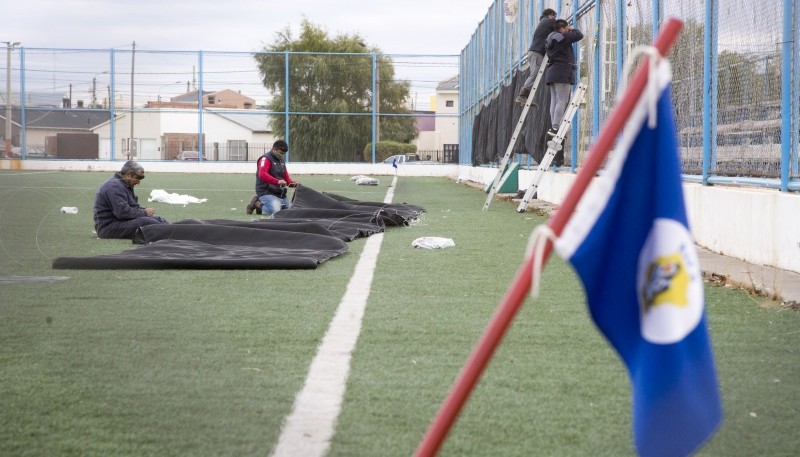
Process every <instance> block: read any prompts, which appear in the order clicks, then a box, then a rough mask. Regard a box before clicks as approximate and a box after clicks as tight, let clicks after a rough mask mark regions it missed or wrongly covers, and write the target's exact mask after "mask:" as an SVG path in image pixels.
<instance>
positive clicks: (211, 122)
mask: <svg viewBox="0 0 800 457" xmlns="http://www.w3.org/2000/svg"><path fill="white" fill-rule="evenodd" d="M201 122H202V123H201ZM131 124H133V125H131ZM113 127H114V137H115V138H116V144H115V148H114V158H115V159H121V158H123V157H126V156H127V155H128V148H129V142H130V140H129V138H130V137H131V135H130V132H131V127H133V132H134V145H133V150H134V153H133V154H131V155H132V156H134V157H136V158H138V159H141V160H172V159H174V158H175V157H176V156H177V155H178V153H180V152H181V151H198V150H200V143H202V145H203V148H202V149H203V157H204V158H206V159H208V160H235V161H242V160H255V158H257V157H259V156H260V155H261V154H263V153H264V152H266V150H268V149H269V148H271V147H272V143H273V141H274V136H273V134H272V131H271V130H270V127H269V116H268V115H266V114H261V113H255V112H253V113H243V112H241V111H226V110H216V109H215V110H203V114H202V120H201V118H200V115H199V113H198V111H197V110H182V109H177V110H176V109H169V110H168V109H149V110H147V111H145V112H143V111H137V112H135V113H133V123H132V122H131V113H119V114H118V115H117V116H116V119H115V121H114V125H113ZM111 128H112V124H111V121H108V122H105V123H103V124H100V125H98V126H97V127H95V128H94V129H92V131H93V132H94V133H96V134H98V136H99V141H100V150H99V155H100V157H99V158H100V159H105V160H110V159H111ZM201 129H202V132H203V133H202V141H201V140H200V135H199V133H198V132H200V131H201Z"/></svg>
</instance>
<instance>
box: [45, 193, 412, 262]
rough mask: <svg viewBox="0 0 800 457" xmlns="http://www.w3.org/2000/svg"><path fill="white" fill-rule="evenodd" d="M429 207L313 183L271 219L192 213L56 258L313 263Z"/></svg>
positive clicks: (337, 253) (342, 252) (339, 252)
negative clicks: (109, 247) (109, 246)
mask: <svg viewBox="0 0 800 457" xmlns="http://www.w3.org/2000/svg"><path fill="white" fill-rule="evenodd" d="M423 211H424V208H422V207H420V206H415V205H406V204H383V203H372V202H361V201H358V200H352V199H347V198H345V197H340V196H338V195H335V194H329V195H325V194H322V193H320V192H317V191H315V190H313V189H311V188H309V187H305V186H300V187H298V188H297V189H296V190H295V194H294V200H293V203H292V208H290V209H286V210H283V211H279V212H277V213H275V215H274V216H273V218H272V219H262V220H256V221H232V220H225V219H213V220H195V219H187V220H182V221H179V222H176V223H174V224H159V225H148V226H145V227H141V228H140V229H139V230H138V231H137V232H136V235H134V238H133V243H134V244H142V245H143V246H141V247H137V248H134V249H130V250H127V251H123V252H121V253H119V254H107V255H99V256H92V257H58V258H56V259H54V260H53V268H54V269H95V270H96V269H170V268H178V269H310V268H316V267H317V266H318V265H319V264H321V263H322V262H324V261H326V260H328V259H330V258H333V257H336V256H338V255H341V254H344V253H345V252H347V250H348V248H347V244H346V241H351V240H354V239H356V238H360V237H366V236H370V235H373V234H375V233H379V232H382V231H383V230H384V229H385V227H386V226H403V225H408V223H409V221H410V220H412V219H414V218H416V217H417V216H418V215H419V214H420V213H422V212H423Z"/></svg>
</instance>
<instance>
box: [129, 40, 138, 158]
mask: <svg viewBox="0 0 800 457" xmlns="http://www.w3.org/2000/svg"><path fill="white" fill-rule="evenodd" d="M135 63H136V42H135V41H134V42H133V51H131V138H130V144H128V160H131V159H132V158H134V157H136V151H134V150H133V148H134V147H135V145H136V142H135V141H134V140H133V138H134V136H133V75H134V74H135V73H136V72H135V71H134V64H135Z"/></svg>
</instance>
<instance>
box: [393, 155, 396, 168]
mask: <svg viewBox="0 0 800 457" xmlns="http://www.w3.org/2000/svg"><path fill="white" fill-rule="evenodd" d="M392 166H393V167H395V168H397V157H395V158H394V159H392Z"/></svg>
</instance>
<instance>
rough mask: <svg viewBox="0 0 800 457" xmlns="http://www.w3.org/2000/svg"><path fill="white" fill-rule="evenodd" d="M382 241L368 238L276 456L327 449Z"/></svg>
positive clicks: (318, 456)
mask: <svg viewBox="0 0 800 457" xmlns="http://www.w3.org/2000/svg"><path fill="white" fill-rule="evenodd" d="M396 184H397V177H396V176H395V177H394V179H393V180H392V184H391V186H389V190H388V191H387V192H386V198H385V199H384V200H383V202H384V203H391V202H392V199H393V198H394V189H395V186H396ZM382 242H383V233H378V234H375V235H372V236H370V237H369V239H367V242H366V244H365V246H364V251H363V252H362V253H361V258H360V259H359V261H358V263H357V264H356V268H355V271H354V272H353V276H352V277H351V278H350V282H349V283H348V284H347V290H346V291H345V293H344V296H343V297H342V301H341V302H340V303H339V308H338V309H337V310H336V314H335V315H334V317H333V321H331V325H330V327H328V331H327V333H325V336H324V337H323V339H322V343H321V344H320V346H319V348H318V349H317V354H316V356H314V360H313V361H312V362H311V367H310V368H309V371H308V376H307V377H306V382H305V384H304V385H303V388H302V389H301V390H300V392H299V393H298V394H297V397H295V400H294V406H293V409H292V413H291V414H290V415H289V417H287V418H286V420H285V422H284V424H283V428H282V430H281V435H280V437H279V438H278V444H277V445H276V446H275V450H274V452H273V453H272V456H273V457H298V456H302V457H323V456H324V455H325V453H326V452H327V451H328V447H329V446H330V440H331V438H332V437H333V432H334V428H335V425H336V418H337V417H338V416H339V411H340V410H341V406H342V398H343V397H344V391H345V386H346V385H347V376H348V374H349V373H350V357H351V354H352V353H353V348H355V345H356V341H357V340H358V334H359V333H360V332H361V320H362V318H363V317H364V310H365V308H366V307H367V298H368V297H369V292H370V287H371V286H372V276H373V273H374V272H375V265H376V263H377V261H378V254H379V253H380V250H381V243H382Z"/></svg>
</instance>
